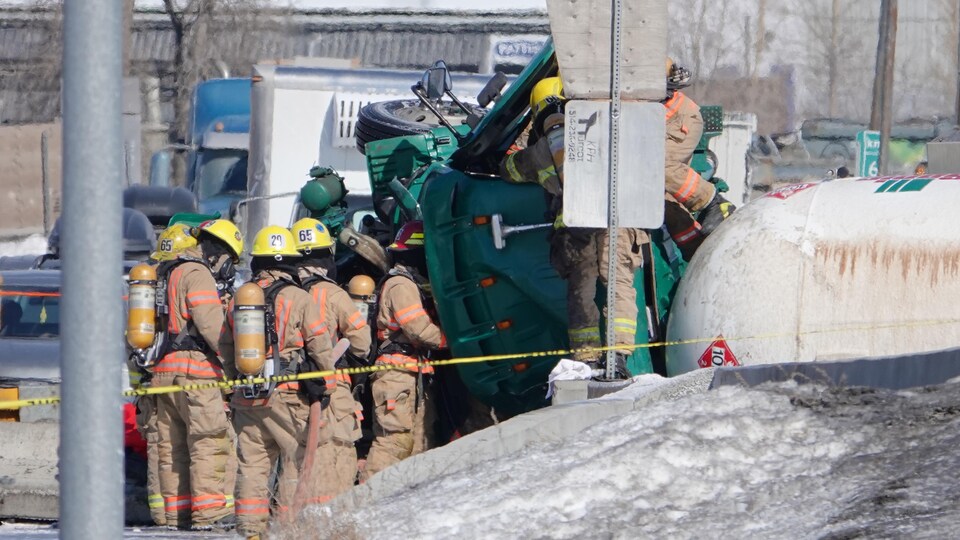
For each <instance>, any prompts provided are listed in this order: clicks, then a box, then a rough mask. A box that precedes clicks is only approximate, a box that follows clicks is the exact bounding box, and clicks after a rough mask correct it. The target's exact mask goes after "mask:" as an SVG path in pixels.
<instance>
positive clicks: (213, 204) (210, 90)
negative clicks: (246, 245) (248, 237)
mask: <svg viewBox="0 0 960 540" xmlns="http://www.w3.org/2000/svg"><path fill="white" fill-rule="evenodd" d="M191 105H192V109H191V117H190V130H189V132H188V133H187V137H188V138H187V140H186V141H185V144H183V145H171V146H170V147H168V148H166V149H164V150H161V151H159V152H157V153H156V154H154V156H153V159H152V161H151V171H150V183H151V185H154V186H168V185H169V183H170V162H171V159H172V151H185V152H186V163H187V170H186V180H185V183H184V187H186V188H187V189H188V190H190V191H191V192H193V194H194V195H196V197H197V202H198V210H199V211H200V212H201V213H203V214H214V213H216V212H219V213H220V214H221V215H224V216H227V215H229V213H230V207H231V205H232V204H233V203H234V202H236V201H239V200H241V199H243V198H244V197H246V194H247V156H248V154H249V147H250V79H243V78H231V79H210V80H207V81H203V82H201V83H199V84H198V85H197V86H196V88H195V89H194V92H193V100H192V104H191Z"/></svg>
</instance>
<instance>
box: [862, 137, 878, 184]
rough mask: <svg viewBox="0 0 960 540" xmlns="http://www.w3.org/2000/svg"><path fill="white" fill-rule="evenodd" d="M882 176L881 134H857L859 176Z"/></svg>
mask: <svg viewBox="0 0 960 540" xmlns="http://www.w3.org/2000/svg"><path fill="white" fill-rule="evenodd" d="M879 174H880V132H879V131H861V132H859V133H857V176H878V175H879Z"/></svg>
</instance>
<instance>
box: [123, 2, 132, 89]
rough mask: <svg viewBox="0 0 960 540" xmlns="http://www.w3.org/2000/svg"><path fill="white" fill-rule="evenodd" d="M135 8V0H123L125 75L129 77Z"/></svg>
mask: <svg viewBox="0 0 960 540" xmlns="http://www.w3.org/2000/svg"><path fill="white" fill-rule="evenodd" d="M133 9H134V0H123V60H122V61H121V65H122V66H123V76H124V77H129V76H130V71H131V69H130V68H131V66H132V65H133V60H132V59H131V56H130V55H131V54H132V53H133Z"/></svg>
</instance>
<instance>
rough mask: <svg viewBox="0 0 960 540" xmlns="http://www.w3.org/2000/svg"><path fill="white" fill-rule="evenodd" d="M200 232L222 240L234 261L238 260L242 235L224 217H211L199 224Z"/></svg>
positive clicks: (241, 249) (241, 248)
mask: <svg viewBox="0 0 960 540" xmlns="http://www.w3.org/2000/svg"><path fill="white" fill-rule="evenodd" d="M199 229H200V233H207V234H209V235H211V236H213V237H214V238H218V239H220V240H222V241H223V243H225V244H226V245H227V247H229V248H230V251H231V252H233V258H234V260H235V261H239V260H240V254H241V253H243V236H241V235H240V229H238V228H237V226H236V225H234V224H233V223H231V222H230V221H229V220H226V219H212V220H210V221H204V222H203V223H201V224H200V227H199Z"/></svg>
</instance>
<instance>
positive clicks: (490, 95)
mask: <svg viewBox="0 0 960 540" xmlns="http://www.w3.org/2000/svg"><path fill="white" fill-rule="evenodd" d="M506 85H507V76H506V75H504V74H503V73H501V72H499V71H498V72H497V74H496V75H494V76H493V77H492V78H491V79H490V80H489V81H487V84H485V85H483V90H480V93H479V94H477V104H478V105H480V106H481V107H486V106H487V105H489V104H490V103H491V102H494V101H496V100H498V99H500V92H501V91H502V90H503V87H504V86H506Z"/></svg>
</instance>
